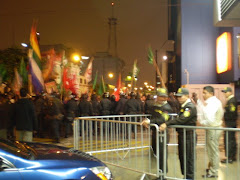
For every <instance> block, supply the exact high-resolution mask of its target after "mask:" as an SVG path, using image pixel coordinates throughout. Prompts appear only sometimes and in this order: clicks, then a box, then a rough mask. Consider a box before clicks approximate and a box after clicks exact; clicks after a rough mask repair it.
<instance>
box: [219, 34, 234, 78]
mask: <svg viewBox="0 0 240 180" xmlns="http://www.w3.org/2000/svg"><path fill="white" fill-rule="evenodd" d="M216 51H217V73H218V74H220V73H223V72H226V71H229V70H231V69H232V48H231V34H230V33H229V32H224V33H222V34H221V35H220V36H219V37H218V38H217V48H216Z"/></svg>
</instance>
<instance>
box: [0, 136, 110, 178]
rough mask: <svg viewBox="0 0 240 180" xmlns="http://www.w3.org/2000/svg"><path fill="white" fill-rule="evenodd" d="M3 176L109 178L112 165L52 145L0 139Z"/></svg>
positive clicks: (0, 170) (0, 174)
mask: <svg viewBox="0 0 240 180" xmlns="http://www.w3.org/2000/svg"><path fill="white" fill-rule="evenodd" d="M0 179H6V180H30V179H31V180H38V179H47V180H59V179H64V180H70V179H71V180H75V179H85V180H87V179H91V180H95V179H96V180H99V179H102V180H109V179H112V174H111V172H110V170H109V168H108V167H107V166H106V165H105V164H104V163H103V162H101V161H100V160H98V159H97V158H95V157H93V156H90V155H88V154H86V153H84V152H81V151H78V150H74V149H69V148H66V147H62V146H56V145H52V144H43V143H33V142H31V143H30V142H22V143H21V142H18V141H8V140H3V139H0Z"/></svg>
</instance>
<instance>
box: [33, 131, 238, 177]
mask: <svg viewBox="0 0 240 180" xmlns="http://www.w3.org/2000/svg"><path fill="white" fill-rule="evenodd" d="M197 134H198V141H197V143H198V146H197V147H196V152H197V157H196V159H197V161H196V176H197V179H203V178H202V177H201V176H202V175H203V174H204V173H205V169H206V168H207V163H208V159H207V155H206V148H205V145H204V141H205V133H204V132H203V131H201V130H197ZM173 135H174V134H173V133H171V140H170V144H171V145H170V146H169V147H168V150H169V155H168V169H169V171H168V174H167V176H169V177H176V178H183V176H182V175H181V173H180V166H179V160H178V151H177V146H176V144H177V143H176V142H175V139H174V137H173ZM34 141H40V142H44V143H52V140H51V139H40V138H34ZM81 143H82V141H80V147H81ZM85 143H89V142H87V141H86V142H85ZM95 143H97V142H94V141H93V147H92V148H93V150H94V149H95V148H96V147H95V146H94V144H95ZM126 143H128V142H127V141H124V142H123V141H119V144H118V148H122V147H124V145H125V144H126ZM132 143H136V144H134V145H133V146H135V145H136V146H138V145H139V146H140V145H141V142H140V141H139V140H137V141H134V140H133V141H132ZM57 145H62V146H66V147H69V148H72V147H73V138H72V137H69V138H62V139H61V143H59V144H57ZM143 145H147V144H143ZM107 146H108V147H110V146H115V144H114V143H111V142H110V143H107V142H104V143H103V147H104V149H105V148H106V147H107ZM219 148H220V156H221V158H223V157H224V150H223V136H222V138H221V139H220V146H219ZM89 150H90V149H89ZM149 152H150V151H149V149H148V148H145V149H138V150H130V151H121V152H119V153H118V152H115V151H111V152H108V153H104V154H103V153H97V154H93V155H94V156H96V157H98V158H99V159H101V160H103V161H104V160H105V161H108V162H113V163H114V162H116V161H118V162H119V163H118V164H119V165H123V166H125V167H127V168H137V169H138V168H139V169H145V170H146V171H147V172H149V170H150V171H152V172H153V173H155V172H156V168H155V166H156V165H155V162H156V160H155V158H154V156H153V155H152V152H150V153H149ZM238 152H239V151H238ZM149 154H151V157H150V158H151V161H152V162H151V165H149ZM108 166H109V167H110V169H111V171H112V173H113V175H114V177H115V179H116V180H124V179H129V177H131V179H140V178H141V176H142V174H141V173H138V172H133V171H129V170H126V169H123V168H119V167H115V166H112V165H108ZM136 166H137V167H136ZM145 166H146V167H145ZM149 166H150V167H149ZM239 169H240V163H239V162H238V163H237V162H234V163H233V164H229V166H228V168H227V166H226V164H221V163H220V171H219V178H218V179H219V180H225V179H233V180H234V179H237V176H238V177H239V176H240V171H239Z"/></svg>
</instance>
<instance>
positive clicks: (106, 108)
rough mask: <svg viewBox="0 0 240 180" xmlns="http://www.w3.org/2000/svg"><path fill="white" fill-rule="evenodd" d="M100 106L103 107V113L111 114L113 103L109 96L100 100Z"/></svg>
mask: <svg viewBox="0 0 240 180" xmlns="http://www.w3.org/2000/svg"><path fill="white" fill-rule="evenodd" d="M100 108H101V115H103V116H104V115H110V114H111V108H112V103H111V101H110V100H109V99H108V98H103V99H102V100H101V101H100Z"/></svg>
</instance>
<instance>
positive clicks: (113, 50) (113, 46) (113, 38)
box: [108, 2, 117, 57]
mask: <svg viewBox="0 0 240 180" xmlns="http://www.w3.org/2000/svg"><path fill="white" fill-rule="evenodd" d="M111 5H112V16H111V17H110V18H108V24H109V34H108V53H109V54H111V55H112V56H113V57H117V33H116V29H117V18H115V17H114V2H112V4H111Z"/></svg>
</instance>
